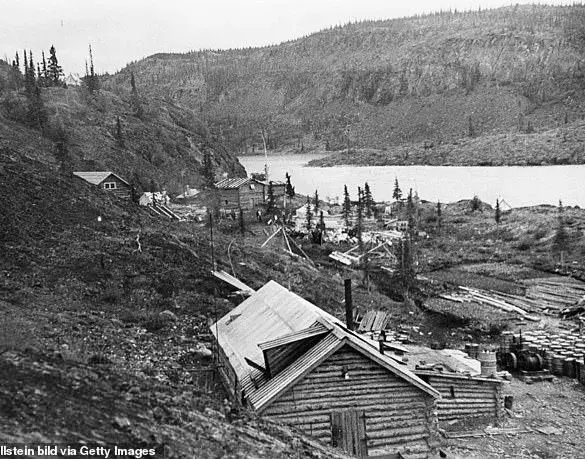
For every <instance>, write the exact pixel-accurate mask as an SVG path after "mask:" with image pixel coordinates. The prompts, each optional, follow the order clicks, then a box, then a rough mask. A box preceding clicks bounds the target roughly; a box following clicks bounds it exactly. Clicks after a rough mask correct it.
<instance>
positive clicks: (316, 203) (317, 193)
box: [314, 190, 319, 215]
mask: <svg viewBox="0 0 585 459" xmlns="http://www.w3.org/2000/svg"><path fill="white" fill-rule="evenodd" d="M314 210H315V215H317V214H318V213H319V192H318V191H317V190H315V205H314Z"/></svg>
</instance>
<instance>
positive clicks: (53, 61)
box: [49, 45, 93, 86]
mask: <svg viewBox="0 0 585 459" xmlns="http://www.w3.org/2000/svg"><path fill="white" fill-rule="evenodd" d="M89 52H90V56H91V46H90V49H89ZM49 54H50V56H49V78H50V80H51V85H53V86H63V81H62V80H61V78H62V77H63V69H62V67H61V66H60V65H59V61H58V60H57V51H56V50H55V47H54V46H53V45H51V49H49ZM91 60H92V73H93V57H92V58H91Z"/></svg>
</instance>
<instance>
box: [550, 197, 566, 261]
mask: <svg viewBox="0 0 585 459" xmlns="http://www.w3.org/2000/svg"><path fill="white" fill-rule="evenodd" d="M563 212H564V209H563V202H562V201H559V208H558V216H557V229H556V232H555V235H554V238H553V245H552V248H553V251H555V252H558V253H559V254H560V257H561V263H562V261H563V256H564V252H565V251H566V250H567V249H568V245H569V235H568V234H567V228H566V226H565V218H564V215H563Z"/></svg>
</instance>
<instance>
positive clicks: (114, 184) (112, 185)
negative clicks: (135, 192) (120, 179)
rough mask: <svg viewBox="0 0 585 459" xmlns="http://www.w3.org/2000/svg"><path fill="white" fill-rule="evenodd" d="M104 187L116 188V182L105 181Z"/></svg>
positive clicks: (108, 188)
mask: <svg viewBox="0 0 585 459" xmlns="http://www.w3.org/2000/svg"><path fill="white" fill-rule="evenodd" d="M104 188H105V189H106V190H114V189H115V188H116V182H106V183H104Z"/></svg>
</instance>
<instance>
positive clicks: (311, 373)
mask: <svg viewBox="0 0 585 459" xmlns="http://www.w3.org/2000/svg"><path fill="white" fill-rule="evenodd" d="M210 330H211V332H212V334H213V336H214V338H215V341H216V344H217V349H218V353H219V355H218V358H219V372H220V375H221V377H222V379H223V381H224V384H225V386H226V389H227V391H228V392H229V394H230V395H231V396H232V398H233V399H234V401H235V402H237V403H241V404H242V405H244V406H246V407H248V408H250V409H252V410H253V411H255V412H256V413H258V414H259V415H261V416H265V417H267V418H269V419H272V420H275V421H279V422H283V423H287V424H290V425H293V426H295V427H297V428H298V429H300V430H301V431H303V432H304V433H305V434H307V435H310V436H313V437H314V438H316V439H318V440H320V441H322V442H323V443H326V444H329V445H331V446H334V447H338V448H341V449H343V450H345V451H346V452H348V453H350V454H352V455H354V456H358V457H366V456H383V457H394V456H396V457H402V456H398V455H400V454H401V455H403V456H404V457H409V458H420V459H422V458H427V457H428V456H429V454H430V452H431V450H432V449H433V448H434V447H435V446H437V441H438V440H437V432H438V430H437V414H436V402H437V400H438V399H439V398H440V394H439V392H438V391H437V390H436V389H434V388H433V387H431V386H430V385H429V384H428V383H426V382H424V381H423V380H422V379H421V378H419V377H418V376H417V375H415V374H414V373H413V372H412V371H410V370H409V369H408V367H407V365H406V364H404V363H402V362H399V361H397V360H395V359H393V358H391V357H390V356H388V355H385V354H383V353H381V352H380V351H379V349H378V348H377V346H376V345H375V344H376V343H372V342H371V341H369V340H367V339H365V338H363V337H361V336H360V335H358V334H357V333H355V332H353V331H352V330H350V329H348V328H347V327H346V326H344V324H343V323H342V322H341V321H340V320H339V319H337V318H335V317H334V316H332V315H331V314H329V313H327V312H326V311H323V310H322V309H320V308H318V307H317V306H315V305H313V304H312V303H310V302H308V301H306V300H304V299H303V298H301V297H300V296H298V295H296V294H294V293H292V292H291V291H289V290H287V289H286V288H284V287H282V286H281V285H279V284H277V283H276V282H274V281H270V282H269V283H268V284H266V285H264V286H263V287H262V288H261V289H259V290H258V291H256V292H254V293H253V294H252V295H251V296H250V297H249V298H248V299H246V300H245V301H244V302H242V303H241V304H240V305H239V306H237V307H236V308H235V309H233V310H232V311H231V312H230V313H228V314H226V315H225V316H224V317H222V318H221V319H220V320H218V322H217V323H216V324H213V325H212V326H211V327H210Z"/></svg>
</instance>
